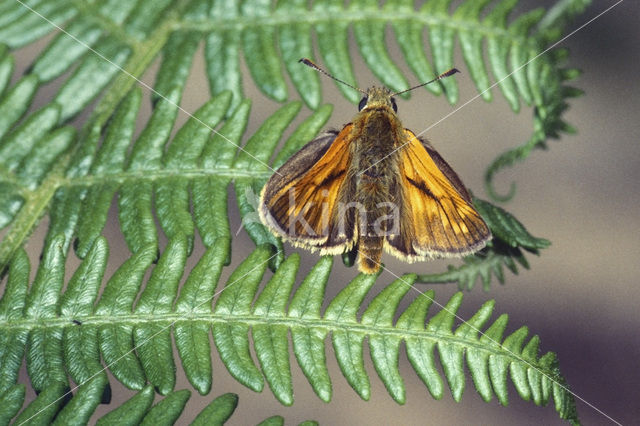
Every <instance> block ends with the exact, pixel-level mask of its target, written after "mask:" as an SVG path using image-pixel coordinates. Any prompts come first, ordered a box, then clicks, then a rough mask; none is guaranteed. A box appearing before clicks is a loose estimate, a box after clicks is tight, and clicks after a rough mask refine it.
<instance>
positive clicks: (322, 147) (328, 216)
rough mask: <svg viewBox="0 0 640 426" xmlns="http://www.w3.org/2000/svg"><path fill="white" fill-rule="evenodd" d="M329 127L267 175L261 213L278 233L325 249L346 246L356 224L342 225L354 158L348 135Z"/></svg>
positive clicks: (296, 243) (300, 243)
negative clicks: (339, 220)
mask: <svg viewBox="0 0 640 426" xmlns="http://www.w3.org/2000/svg"><path fill="white" fill-rule="evenodd" d="M350 130H351V125H350V124H348V125H346V126H345V127H344V128H343V129H342V131H341V132H340V133H337V132H335V131H334V132H328V133H325V134H323V135H321V136H319V137H318V138H316V139H314V140H313V141H311V142H309V143H308V144H307V145H305V146H304V147H303V148H302V149H301V150H300V151H299V152H298V153H296V154H295V155H294V156H293V157H291V158H290V159H289V160H288V161H287V162H286V163H285V164H284V165H283V166H282V167H281V168H280V169H278V171H277V172H276V173H275V174H274V175H273V176H272V177H271V178H270V179H269V181H268V182H267V184H266V185H265V187H264V189H263V190H262V194H261V197H260V200H261V203H260V216H261V218H262V219H263V222H264V223H266V224H267V225H268V226H269V228H271V229H272V230H273V231H274V232H275V233H276V234H278V235H279V236H281V237H283V238H285V239H287V240H288V241H291V242H292V243H293V244H294V245H299V246H303V247H307V248H319V249H321V251H322V252H325V253H332V249H333V251H336V252H337V251H339V252H340V253H341V252H342V251H344V247H343V246H344V244H347V245H350V243H351V242H352V240H353V238H354V235H353V234H354V230H353V227H352V226H350V225H347V226H344V224H343V226H341V227H339V226H338V224H337V223H336V222H337V218H338V216H339V215H338V212H337V211H336V210H337V209H338V205H339V203H340V201H341V200H342V199H343V197H344V194H345V193H346V191H345V190H344V188H343V187H344V185H345V180H346V176H347V170H348V168H349V164H350V161H351V158H350V151H349V147H348V146H347V140H348V138H347V135H348V134H349V131H350Z"/></svg>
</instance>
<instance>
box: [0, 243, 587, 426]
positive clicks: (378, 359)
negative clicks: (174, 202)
mask: <svg viewBox="0 0 640 426" xmlns="http://www.w3.org/2000/svg"><path fill="white" fill-rule="evenodd" d="M62 239H63V237H62V236H59V237H57V238H55V239H54V240H53V242H52V243H51V245H50V246H49V247H47V248H46V250H45V256H44V260H43V263H42V264H41V265H40V267H39V269H38V272H37V274H36V278H35V280H34V283H33V284H32V286H31V289H30V291H29V292H28V293H26V292H25V291H22V290H20V289H22V288H26V283H27V281H28V274H25V270H27V271H28V262H26V263H25V261H24V256H23V255H20V256H18V257H16V259H15V263H12V267H11V270H10V277H9V280H10V287H9V288H8V291H7V292H6V294H5V296H4V297H3V299H2V304H1V306H2V307H3V308H5V307H7V306H10V305H9V303H10V302H11V301H12V300H9V302H7V301H6V299H5V298H9V299H13V300H15V299H17V298H19V297H22V299H23V300H24V302H23V303H24V306H25V310H24V311H23V312H15V311H13V313H11V315H10V317H11V319H9V318H8V313H7V312H6V310H5V311H3V312H2V313H3V314H4V315H3V316H2V318H1V322H0V330H1V331H2V333H0V335H3V336H5V335H11V334H12V333H13V334H15V333H16V331H17V330H20V331H21V332H22V336H23V337H22V339H21V340H17V339H14V341H13V344H14V346H15V347H18V348H17V349H16V348H14V347H11V348H9V347H6V346H5V347H4V348H7V349H9V350H12V351H18V353H17V354H14V355H13V358H14V359H15V358H16V356H19V358H22V351H25V352H26V353H25V357H26V360H27V371H28V373H29V375H30V376H31V380H32V383H33V385H34V387H36V388H37V389H40V390H42V391H43V392H42V394H41V397H42V398H43V399H45V397H44V396H43V395H48V394H46V392H45V391H46V390H47V389H49V388H53V389H55V394H56V395H58V396H59V395H61V394H62V393H63V390H64V389H65V387H66V386H68V385H67V383H68V382H67V380H68V379H67V375H66V372H69V374H70V375H71V376H72V378H73V380H74V381H76V382H80V383H83V384H82V386H81V388H80V390H79V391H78V393H77V395H76V396H74V397H73V398H72V400H71V401H70V402H69V403H68V404H67V405H66V406H65V408H63V409H62V411H61V412H60V413H58V414H57V417H56V421H58V419H60V420H59V421H61V422H63V423H64V422H67V421H71V419H75V420H78V419H83V420H82V421H86V419H88V416H90V415H91V413H92V412H93V410H94V409H95V407H96V405H97V404H98V403H99V402H100V400H101V398H102V395H103V392H104V391H105V387H106V386H107V378H106V375H105V374H104V373H103V372H102V371H101V362H100V359H101V357H102V359H104V361H105V364H106V367H108V368H109V369H110V370H111V372H112V373H113V375H114V376H115V377H116V378H117V379H118V380H120V381H121V382H122V383H123V384H124V385H125V386H127V387H129V388H132V389H138V390H143V389H144V388H145V382H146V381H148V382H149V383H150V384H151V385H153V387H154V388H155V390H156V391H157V392H159V393H160V394H163V395H167V398H165V400H163V403H160V404H159V405H158V406H156V408H152V409H151V410H150V411H148V412H147V414H146V416H149V418H155V415H156V413H155V410H158V411H161V412H162V413H164V415H167V416H174V417H172V418H177V416H178V415H179V412H180V411H181V410H182V407H183V406H184V403H186V399H188V395H189V392H188V391H180V392H174V391H173V388H174V385H175V361H174V359H173V350H172V348H173V345H172V338H171V335H172V334H173V336H174V338H175V341H176V345H177V346H178V348H179V354H180V361H181V363H182V366H183V368H184V369H185V371H186V372H187V377H188V378H189V380H190V381H191V382H192V383H193V385H194V387H196V389H198V390H199V391H200V392H201V393H207V392H209V389H210V385H211V365H210V363H211V358H210V355H209V351H210V348H209V338H208V330H209V329H211V330H212V333H213V337H214V342H215V346H216V349H217V351H218V352H219V354H220V357H221V359H222V361H223V363H224V365H225V366H226V368H227V369H228V370H229V372H230V373H231V375H232V376H233V377H235V378H236V379H237V380H238V381H239V382H241V383H242V384H244V385H246V386H248V387H250V388H251V389H253V390H256V391H260V390H262V387H263V380H264V379H263V377H264V378H266V380H267V382H268V384H269V387H270V388H271V390H272V392H273V394H274V395H275V396H276V398H278V400H280V401H281V402H282V403H283V404H285V405H290V404H292V403H293V387H292V382H291V370H290V369H291V360H290V359H289V340H288V334H289V332H290V333H291V335H292V339H293V349H294V354H295V356H296V359H297V360H298V363H299V364H300V366H301V368H302V371H303V372H304V374H305V376H306V377H307V379H308V380H309V382H310V383H311V385H312V387H313V389H314V390H316V392H317V393H318V395H319V397H320V398H322V399H324V400H327V401H328V400H329V399H330V398H331V381H330V379H329V375H328V372H327V367H326V358H325V355H324V341H325V339H326V338H327V337H328V336H330V338H331V341H332V343H333V347H334V350H335V353H336V358H337V360H338V363H339V365H340V369H341V371H342V374H343V375H344V376H345V378H346V379H347V381H348V382H349V384H350V385H351V386H352V387H353V389H354V390H355V391H356V392H357V393H358V394H359V395H360V396H361V397H362V398H364V399H368V398H369V396H370V385H369V376H368V374H367V372H366V370H365V368H364V365H365V362H364V356H363V344H364V340H365V338H366V339H367V340H368V341H369V348H370V354H371V360H372V361H373V365H374V367H375V369H376V371H377V373H378V376H379V377H380V379H381V380H382V381H383V383H384V384H385V386H386V387H387V389H388V391H389V393H390V395H391V397H392V398H393V399H394V400H395V401H397V402H398V403H400V404H402V403H404V401H405V398H406V397H405V387H404V382H403V379H402V376H401V375H400V372H399V370H398V362H399V350H400V346H401V344H402V343H403V342H404V343H405V344H406V346H407V354H408V357H409V361H410V362H411V364H412V365H413V367H414V369H415V370H416V372H417V374H418V375H419V377H420V378H421V379H422V380H423V381H424V382H425V384H426V385H427V387H428V389H429V390H430V392H431V393H432V395H433V396H434V397H435V398H440V397H441V396H442V392H443V391H444V386H443V383H442V378H441V377H440V375H439V373H438V372H437V370H436V368H435V363H436V359H435V358H434V355H433V354H434V350H436V349H437V350H438V353H439V359H440V362H441V363H442V366H443V368H444V372H445V378H446V383H447V384H448V386H449V388H450V389H451V392H452V395H453V397H454V399H455V400H457V401H459V400H460V399H461V397H462V394H463V392H464V388H465V371H464V367H463V364H464V362H465V359H466V363H467V365H468V367H469V372H470V374H471V377H472V378H473V381H474V386H475V388H476V390H477V391H478V392H479V393H480V394H481V395H482V397H483V399H485V400H486V401H489V400H490V399H491V398H492V397H493V395H495V396H497V397H498V399H499V401H500V402H501V403H503V404H506V403H507V386H506V381H507V376H510V377H511V380H512V382H513V383H514V385H515V386H516V389H517V390H518V393H519V395H520V396H521V397H522V398H523V399H525V400H529V399H533V401H534V402H535V403H536V404H539V405H540V404H546V403H547V402H548V401H549V400H550V399H551V398H553V400H554V402H555V405H556V409H557V411H558V412H559V414H560V416H561V417H562V418H573V419H574V420H576V419H575V412H574V406H573V399H572V396H571V394H570V393H569V391H568V389H567V388H566V385H565V384H564V381H563V379H562V376H560V373H559V371H558V367H557V362H556V360H555V355H553V354H552V353H548V354H546V355H544V356H540V355H539V354H538V346H539V339H538V337H537V336H534V337H533V338H531V339H529V340H528V341H527V340H526V337H527V334H528V332H527V330H526V327H523V328H521V329H519V330H517V331H516V332H514V333H513V334H511V335H509V336H506V337H504V336H503V333H504V330H505V328H506V325H507V318H506V316H505V315H503V316H500V317H499V318H498V319H497V320H496V321H495V322H494V323H493V325H491V326H490V327H489V328H487V329H486V330H485V331H482V330H483V328H484V326H485V324H486V322H487V321H488V320H489V317H490V316H491V314H492V312H493V302H487V303H486V304H485V305H484V306H483V307H482V308H481V309H480V310H479V311H478V312H477V313H476V314H475V315H474V316H473V317H472V318H471V319H470V320H469V321H466V322H464V323H463V324H462V325H461V326H459V327H458V328H457V329H455V330H454V329H453V323H454V320H455V319H456V311H457V310H458V308H459V306H460V304H461V302H462V294H461V293H458V294H456V295H455V296H454V297H453V298H452V299H451V300H449V302H447V304H446V305H445V306H443V307H442V310H441V311H440V312H439V313H437V314H436V315H434V316H432V317H431V318H430V319H429V320H428V321H427V324H426V327H425V320H427V318H428V310H429V306H430V305H431V303H432V302H433V292H427V293H425V294H418V295H417V296H416V297H413V298H412V300H411V304H410V305H409V307H408V308H406V309H404V310H400V308H399V304H400V301H401V300H402V299H403V297H404V296H405V294H406V293H407V292H408V291H409V289H411V286H412V284H413V283H414V282H415V281H416V276H415V275H406V276H403V277H401V278H399V279H397V280H396V281H394V282H393V283H391V284H390V285H389V286H387V287H386V288H384V289H383V290H382V291H380V292H378V293H377V294H376V295H375V297H374V298H373V299H372V300H371V302H370V303H369V305H368V306H367V307H366V309H365V310H364V313H363V314H362V317H361V318H360V319H358V317H357V312H358V311H360V310H361V309H362V305H363V301H364V298H365V296H366V295H367V294H368V293H369V291H370V289H371V288H372V286H373V284H374V283H375V281H376V277H375V276H372V275H358V276H357V277H356V278H354V279H353V280H352V281H351V282H350V283H349V284H348V285H347V286H346V287H345V288H344V289H343V290H342V291H341V292H340V293H339V294H338V295H337V296H336V297H335V298H334V299H333V300H332V301H331V302H330V303H329V305H328V307H327V309H326V311H325V312H324V314H321V312H320V309H321V308H320V306H321V302H322V300H323V298H324V288H325V285H326V282H327V279H328V272H329V270H330V267H331V260H330V259H328V258H322V259H321V260H320V261H319V262H318V264H317V265H316V266H315V267H314V269H313V270H312V274H310V275H308V276H307V277H306V278H305V279H304V281H303V283H302V285H301V286H300V287H298V288H297V289H296V290H294V289H293V285H294V283H295V281H296V278H297V271H298V266H299V257H298V256H297V255H295V254H294V255H292V256H290V257H289V258H287V259H286V260H285V261H284V262H283V263H282V264H281V265H280V267H279V268H278V270H277V271H276V273H275V274H274V275H273V276H272V277H271V278H270V279H269V281H268V282H267V284H266V286H265V287H264V288H263V289H262V290H259V284H260V282H261V281H262V280H263V276H264V274H265V272H266V269H267V264H268V263H269V260H270V258H271V257H273V256H274V254H272V251H271V249H270V248H269V246H266V245H265V246H261V247H259V248H258V249H256V250H255V251H254V252H253V253H252V254H251V255H250V256H249V257H248V258H247V259H246V260H245V261H243V262H242V263H241V264H240V265H239V266H238V267H237V268H236V269H235V271H234V272H233V273H232V274H231V275H230V276H229V278H228V279H227V282H226V284H225V287H224V291H222V292H219V293H220V295H219V296H218V297H217V298H216V297H214V296H215V294H214V291H215V289H216V283H217V279H218V277H219V276H220V271H221V269H222V267H223V265H224V262H225V259H226V257H227V252H226V247H227V246H226V242H225V241H220V244H218V245H215V246H214V247H212V248H210V249H208V251H207V252H206V253H205V254H204V255H203V256H202V258H201V259H200V262H199V263H198V265H197V266H196V267H195V268H194V270H193V272H192V273H191V274H190V275H189V277H188V278H187V281H186V283H185V285H184V287H183V290H182V291H181V292H180V295H179V296H178V286H177V283H178V281H179V280H180V278H181V275H182V274H183V270H184V265H185V263H184V262H185V260H186V256H187V250H188V246H187V241H186V238H185V237H184V236H180V237H176V238H174V239H173V240H170V241H169V244H168V245H167V247H166V248H165V250H164V251H163V253H162V255H161V256H160V258H159V260H158V262H157V264H156V265H155V266H153V268H152V271H151V274H150V276H149V278H148V280H146V282H145V283H144V285H143V281H144V280H143V277H144V276H145V275H147V274H146V272H147V270H148V269H149V267H150V266H151V264H152V261H153V259H154V257H155V248H154V247H153V246H149V247H148V248H147V249H145V250H143V251H141V252H140V253H139V254H137V255H134V256H133V257H132V258H130V259H128V260H127V261H125V262H124V263H123V264H122V265H121V267H120V268H119V269H118V270H117V271H116V272H115V273H114V274H113V275H112V277H111V278H110V279H109V281H108V283H107V285H106V287H105V289H104V291H103V293H102V296H100V298H99V301H98V303H97V304H96V305H95V308H92V304H93V301H94V300H95V299H96V298H97V297H98V290H99V288H98V286H97V285H95V283H97V282H99V281H100V279H101V278H102V274H103V271H104V263H105V261H106V243H105V242H104V239H102V237H101V238H99V239H97V240H96V243H95V244H94V246H93V247H92V248H91V250H90V252H89V254H88V255H87V256H86V257H85V259H84V261H83V263H82V264H81V266H80V268H79V269H78V271H77V272H76V274H75V275H74V276H73V277H72V278H71V281H70V282H69V283H68V286H67V290H66V291H65V292H64V294H63V296H62V298H61V299H60V301H58V298H57V296H56V295H57V294H58V292H59V287H60V286H61V285H62V284H63V280H62V277H63V272H64V257H62V256H61V249H62ZM81 280H86V281H87V282H89V284H88V286H87V287H86V288H82V291H81V292H80V291H79V290H80V288H79V283H80V282H81ZM212 299H213V303H212ZM290 299H291V300H292V302H291V304H290V305H289V307H287V305H288V301H289V300H290ZM134 300H137V303H136V305H135V307H134V306H133V301H134ZM174 300H175V301H176V303H175V304H174V303H173V302H174ZM14 303H16V304H17V305H20V302H14ZM396 315H399V317H398V321H397V322H396V323H395V325H394V323H393V318H394V317H395V316H396ZM34 319H37V321H34ZM172 329H173V330H172ZM250 336H252V337H253V338H252V339H250ZM251 343H253V347H254V349H255V352H256V355H257V358H258V361H259V367H258V365H256V363H255V361H254V359H253V357H252V356H251V353H250V351H249V347H250V345H251ZM79 345H83V346H84V347H80V346H79ZM134 345H135V346H134ZM134 347H135V349H136V351H135V352H134V351H133V350H132V349H133V348H134ZM70 348H75V350H77V351H78V352H80V353H75V354H73V353H71V352H70V350H69V349H70ZM5 350H6V349H5ZM2 359H6V358H5V357H4V356H3V358H2ZM11 365H13V367H12V368H10V367H11ZM11 365H3V366H2V371H3V372H4V373H5V379H4V381H3V383H2V385H3V388H2V392H1V393H0V394H4V393H5V392H9V394H8V395H13V396H11V398H18V397H20V395H22V396H23V393H21V392H20V389H18V388H14V383H15V380H16V379H17V374H18V369H19V366H20V362H19V361H18V362H17V363H15V362H14V363H13V364H11ZM80 366H81V367H83V368H80ZM44 367H46V368H44ZM96 373H98V374H96ZM88 374H90V375H91V376H89V377H87V375H88ZM52 392H54V391H52ZM145 392H148V391H145ZM7 398H9V396H8V397H7ZM52 398H53V397H47V401H49V402H51V401H52V400H55V398H53V399H52ZM165 401H166V402H165ZM34 403H35V402H34ZM143 405H144V404H143ZM164 405H166V406H167V407H165V408H160V407H161V406H164ZM8 407H12V408H11V413H13V414H15V404H9V405H8ZM7 410H9V408H7ZM164 410H167V411H166V412H165V411H164ZM2 411H4V410H2ZM25 412H29V410H28V409H27V411H25ZM171 413H173V414H171ZM6 415H8V414H6Z"/></svg>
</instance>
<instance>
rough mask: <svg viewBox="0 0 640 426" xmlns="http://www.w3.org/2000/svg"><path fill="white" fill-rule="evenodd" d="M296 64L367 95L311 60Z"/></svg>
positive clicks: (303, 59)
mask: <svg viewBox="0 0 640 426" xmlns="http://www.w3.org/2000/svg"><path fill="white" fill-rule="evenodd" d="M298 62H301V63H303V64H305V65H306V66H308V67H310V68H313V69H314V70H316V71H318V72H321V73H322V74H324V75H326V76H327V77H329V78H331V79H333V80H335V81H337V82H339V83H342V84H344V85H345V86H347V87H351V88H352V89H354V90H357V91H358V92H360V93H364V94H365V95H366V94H367V92H365V91H364V90H362V89H358V88H357V87H355V86H352V85H351V84H349V83H347V82H346V81H344V80H340V79H339V78H337V77H334V76H332V75H331V74H329V73H328V72H326V71H325V70H323V69H322V68H320V67H319V66H317V65H316V64H315V63H314V62H313V61H312V60H311V59H307V58H302V59H300V60H299V61H298ZM456 71H457V70H456ZM438 78H440V77H438ZM436 80H437V79H436ZM434 81H435V80H434ZM417 87H419V86H417ZM409 90H411V89H409Z"/></svg>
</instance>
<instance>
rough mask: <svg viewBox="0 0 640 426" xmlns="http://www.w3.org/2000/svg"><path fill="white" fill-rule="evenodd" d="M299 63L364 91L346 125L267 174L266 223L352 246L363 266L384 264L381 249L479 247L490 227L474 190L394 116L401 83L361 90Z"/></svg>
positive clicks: (454, 251)
mask: <svg viewBox="0 0 640 426" xmlns="http://www.w3.org/2000/svg"><path fill="white" fill-rule="evenodd" d="M300 62H302V63H304V64H305V65H307V66H309V67H312V68H314V69H315V70H317V71H319V72H321V73H323V74H326V75H327V76H329V77H331V78H333V79H334V80H337V81H339V82H341V83H344V84H346V85H348V86H349V87H352V88H353V89H355V90H358V91H360V92H362V93H363V94H364V97H363V98H362V100H361V101H360V104H359V112H358V113H357V114H356V116H355V117H354V118H353V119H352V120H351V122H350V123H348V124H346V125H345V126H344V127H343V128H342V130H340V131H334V130H332V131H327V132H325V133H323V134H321V135H320V136H318V137H317V138H316V139H314V140H312V141H311V142H309V143H308V144H307V145H305V146H304V147H303V148H302V149H300V151H298V152H297V153H296V154H294V155H293V156H292V157H291V158H290V159H289V160H288V161H287V162H286V163H285V164H283V165H282V166H281V167H280V168H279V169H278V170H277V171H276V173H274V174H273V175H272V176H271V178H270V179H269V180H268V181H267V183H266V184H265V186H264V188H263V189H262V192H261V194H260V203H259V215H260V219H261V221H262V223H263V224H264V225H266V226H267V227H268V228H269V229H270V231H271V232H272V233H273V234H274V235H276V236H279V237H282V238H283V239H284V240H285V241H288V242H290V243H291V244H292V245H294V246H296V247H301V248H305V249H310V250H312V251H319V252H320V254H321V255H325V254H327V255H336V254H342V253H345V252H350V251H352V250H355V251H356V252H357V253H358V261H357V264H358V269H359V270H360V271H361V272H364V273H366V274H374V273H377V272H378V271H379V270H380V267H381V259H382V253H383V251H384V252H388V253H390V254H391V255H393V256H395V257H397V258H399V259H402V260H404V261H407V262H415V261H424V260H429V259H433V258H440V257H462V256H466V255H469V254H472V253H474V252H476V251H478V250H480V249H482V248H483V247H484V246H485V244H486V243H487V241H489V240H490V239H491V232H490V230H489V228H488V226H487V224H486V223H485V222H484V220H483V219H482V217H481V216H480V214H479V213H478V211H477V210H476V209H475V208H474V206H473V202H472V199H471V195H470V194H469V192H468V191H467V189H466V188H465V186H464V185H463V183H462V181H461V180H460V178H459V177H458V175H457V174H456V173H455V172H454V171H453V169H452V168H451V167H450V166H449V165H448V164H447V163H446V162H445V161H444V159H443V158H442V157H441V156H440V154H438V153H437V152H436V151H435V149H433V147H432V146H431V145H430V144H429V143H428V142H427V141H426V140H424V139H421V138H418V137H417V136H416V135H415V134H414V133H413V132H412V131H411V130H409V129H406V128H404V127H403V126H402V123H401V122H400V119H399V118H398V115H397V106H396V102H395V99H394V96H395V95H397V94H399V93H404V91H403V92H397V93H391V91H390V90H388V89H386V88H384V87H382V88H381V87H372V88H370V89H368V90H366V91H365V90H361V89H358V88H356V87H353V86H351V85H349V84H348V83H346V82H344V81H342V80H339V79H337V78H335V77H333V76H332V75H330V74H329V73H327V72H326V71H324V70H322V69H321V68H319V67H318V66H317V65H315V64H314V63H313V62H311V61H310V60H309V59H301V60H300ZM455 72H458V70H456V69H455V68H454V69H452V70H450V71H447V72H446V73H443V74H441V75H440V76H438V77H437V78H436V79H434V80H432V81H430V82H427V83H423V84H421V85H419V86H415V87H412V88H411V89H408V90H412V89H414V88H416V87H421V86H423V85H425V84H428V83H431V82H433V81H437V80H439V79H441V78H444V77H447V76H449V75H452V74H454V73H455Z"/></svg>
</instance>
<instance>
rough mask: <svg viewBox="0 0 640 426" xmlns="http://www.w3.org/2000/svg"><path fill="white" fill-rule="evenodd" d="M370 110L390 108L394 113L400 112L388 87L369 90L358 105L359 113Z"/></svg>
mask: <svg viewBox="0 0 640 426" xmlns="http://www.w3.org/2000/svg"><path fill="white" fill-rule="evenodd" d="M368 108H375V109H384V108H388V109H390V110H393V112H394V113H395V112H398V106H397V105H396V100H395V98H394V97H393V95H392V93H391V91H390V90H389V89H387V88H386V87H375V86H374V87H371V88H369V89H368V90H367V92H366V94H365V95H364V96H363V97H362V99H361V100H360V104H359V105H358V111H362V110H364V109H368Z"/></svg>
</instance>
